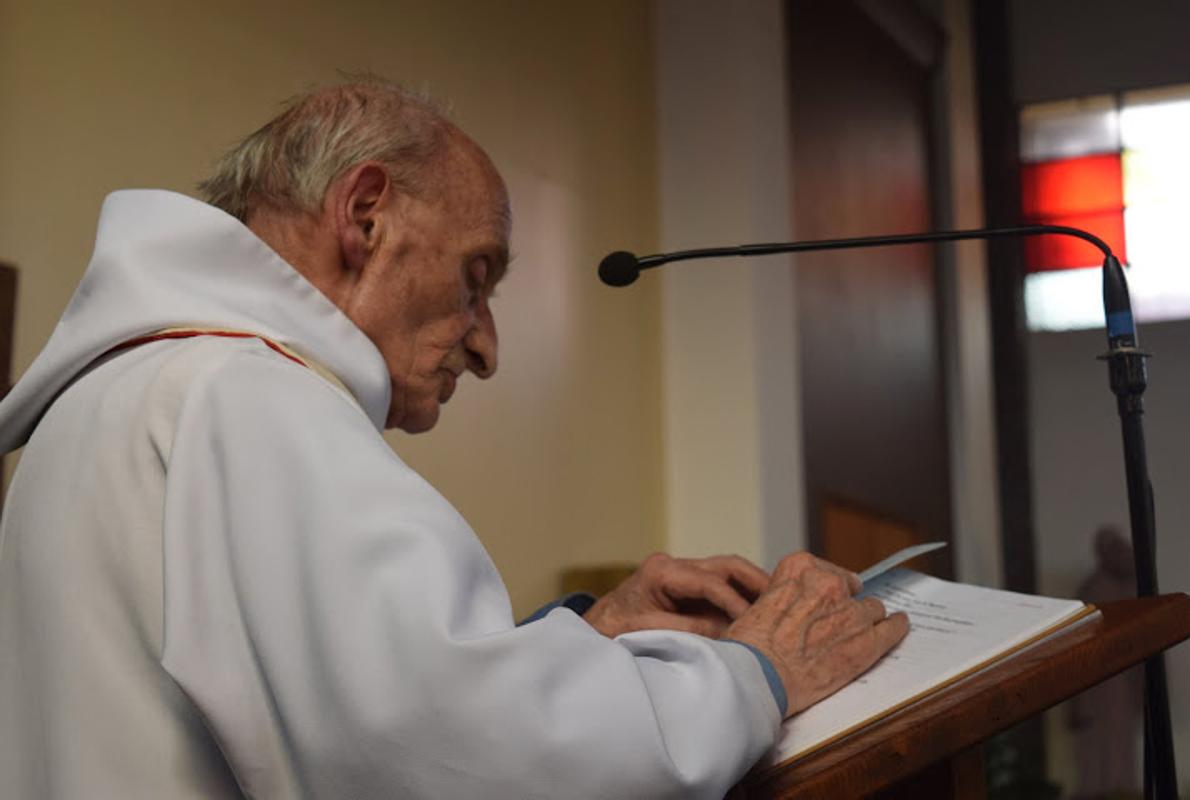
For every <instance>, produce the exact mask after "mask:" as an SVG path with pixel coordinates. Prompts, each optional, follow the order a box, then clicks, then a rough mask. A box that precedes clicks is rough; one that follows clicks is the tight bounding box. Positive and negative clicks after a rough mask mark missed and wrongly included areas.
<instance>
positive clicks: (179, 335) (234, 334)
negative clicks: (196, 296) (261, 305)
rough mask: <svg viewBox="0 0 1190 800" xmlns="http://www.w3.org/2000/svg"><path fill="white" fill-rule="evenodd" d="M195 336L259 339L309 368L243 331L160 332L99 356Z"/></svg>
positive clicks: (131, 341)
mask: <svg viewBox="0 0 1190 800" xmlns="http://www.w3.org/2000/svg"><path fill="white" fill-rule="evenodd" d="M195 336H222V337H224V338H227V339H259V340H260V341H262V342H264V343H265V344H266V345H268V347H269V348H270V349H271V350H273V351H275V352H277V353H280V354H281V355H283V356H285V357H286V358H288V359H289V360H290V361H292V362H293V363H295V364H300V365H301V366H303V367H305V368H306V369H309V368H310V365H309V364H307V363H306V362H305V361H302V360H301V359H300V358H298V357H297V356H295V355H293V354H292V353H287V352H285V348H283V347H281V345H279V344H277V343H276V342H274V341H272V340H271V339H267V338H265V337H264V336H261V335H260V334H259V333H247V332H245V331H218V330H213V331H200V330H178V331H161V332H160V333H150V334H148V335H147V336H138V337H136V338H135V339H129V340H128V341H126V342H121V343H120V344H118V345H116V346H115V347H113V348H111V349H110V350H108V351H107V352H106V353H104V354H103V356H100V358H103V357H105V356H109V355H111V354H112V353H118V352H120V351H121V350H127V349H128V348H130V347H139V346H140V345H142V344H148V343H149V342H156V341H159V340H162V339H191V338H193V337H195Z"/></svg>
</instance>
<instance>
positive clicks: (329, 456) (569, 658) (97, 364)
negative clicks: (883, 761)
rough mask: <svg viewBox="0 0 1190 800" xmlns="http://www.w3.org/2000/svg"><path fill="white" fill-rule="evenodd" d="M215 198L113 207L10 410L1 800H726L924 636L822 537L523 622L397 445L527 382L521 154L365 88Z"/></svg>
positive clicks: (471, 539) (295, 116) (689, 565)
mask: <svg viewBox="0 0 1190 800" xmlns="http://www.w3.org/2000/svg"><path fill="white" fill-rule="evenodd" d="M203 191H204V194H205V195H206V197H207V198H208V199H209V200H210V201H211V203H210V204H208V203H205V202H200V201H198V200H195V199H191V198H189V197H186V196H183V195H179V194H174V193H170V192H164V191H144V190H142V191H122V192H116V193H114V194H112V195H111V196H110V197H108V199H107V200H106V202H105V203H104V206H103V210H102V212H101V215H100V221H99V231H98V236H97V241H96V246H95V252H94V256H93V258H92V261H91V263H90V265H89V267H88V269H87V272H86V274H85V276H84V277H83V280H82V283H81V285H80V286H79V287H78V290H77V292H76V293H75V295H74V297H73V299H72V300H71V302H70V304H69V306H68V308H67V309H66V311H65V313H64V314H63V316H62V319H61V321H60V322H59V324H58V326H57V328H56V329H55V331H54V333H53V335H52V337H51V339H50V341H49V342H48V344H47V345H46V347H45V349H44V350H43V351H42V353H41V354H40V355H39V356H38V358H37V359H36V361H35V362H34V363H33V364H32V366H31V367H30V368H29V370H28V371H27V372H26V374H25V375H24V376H23V377H22V378H21V380H20V381H19V382H18V383H17V385H16V387H15V388H14V389H13V390H12V392H11V393H10V394H9V396H8V397H7V398H5V399H4V401H3V402H2V403H0V444H2V445H3V448H4V450H5V451H8V450H12V449H14V448H17V447H21V446H24V451H23V454H22V457H21V461H20V464H19V467H18V469H17V471H16V474H15V477H14V479H13V483H12V486H11V490H10V494H9V496H8V498H7V502H6V506H5V508H4V517H3V525H2V528H0V795H2V796H3V797H13V798H140V797H146V798H147V797H161V798H230V797H245V796H246V797H258V798H290V797H293V798H297V797H312V798H392V797H402V798H405V797H410V798H467V797H479V798H638V797H639V798H643V797H673V798H679V797H680V798H697V797H706V798H715V797H722V796H723V794H724V792H725V791H726V790H727V789H728V788H729V787H730V786H731V785H732V784H733V783H734V782H735V781H737V780H738V779H739V778H740V777H741V776H742V775H743V774H744V773H745V772H746V771H747V769H748V768H749V767H750V766H751V765H752V764H753V763H754V762H755V761H756V760H757V759H758V758H759V757H760V756H761V755H762V754H763V753H764V752H765V750H766V749H767V748H768V747H770V746H771V744H772V743H773V740H774V736H775V734H776V731H777V729H778V726H779V725H780V723H781V721H782V719H783V717H784V716H787V715H789V714H792V713H795V712H796V711H797V710H799V709H801V708H805V707H806V706H808V705H810V704H811V703H813V702H815V701H817V700H818V699H820V698H821V697H823V696H825V695H826V694H829V693H830V692H831V691H834V690H835V689H837V688H838V687H839V686H841V685H843V684H845V683H846V682H847V681H849V680H851V679H852V678H853V677H854V676H855V675H857V674H859V673H860V672H862V671H863V670H864V669H866V668H867V667H868V666H870V664H871V663H873V662H874V661H875V660H876V659H877V658H879V657H880V655H881V654H883V653H884V652H885V651H887V650H888V649H889V648H890V647H891V646H892V645H893V644H894V643H895V642H896V641H897V640H899V638H900V637H901V636H903V635H904V630H905V622H904V619H903V618H902V617H899V616H893V617H888V618H885V616H884V611H883V608H882V607H880V606H879V603H878V601H866V600H865V601H862V602H857V601H855V600H854V599H852V597H851V595H852V594H853V593H854V591H855V589H856V588H857V587H856V585H855V581H854V576H852V575H850V574H849V573H845V572H843V571H842V570H839V569H838V568H836V567H833V566H831V565H829V564H825V563H823V562H819V561H817V560H815V559H813V558H812V557H809V556H805V555H799V556H793V557H790V558H789V559H786V560H785V561H783V562H782V565H781V566H780V567H779V568H778V569H777V570H776V571H775V573H774V575H773V576H772V578H771V580H770V577H769V576H768V575H766V574H764V573H763V572H761V571H760V570H759V569H758V568H756V567H754V566H752V565H750V564H747V563H746V562H743V561H742V560H740V559H733V558H720V559H706V560H702V561H694V562H679V561H675V560H671V559H667V558H665V557H660V556H659V557H657V558H655V559H652V560H651V561H650V562H649V564H648V565H647V567H646V568H645V569H643V570H642V571H641V572H639V573H638V574H637V575H636V576H634V577H633V578H631V579H630V580H629V581H628V582H627V583H626V584H625V585H624V586H623V587H621V588H620V589H618V590H616V591H615V592H612V593H611V594H609V595H607V596H605V597H604V598H601V599H600V600H599V601H597V602H595V603H594V604H593V605H591V604H590V603H589V602H588V603H581V604H576V603H569V604H560V605H559V606H558V607H556V608H553V609H552V610H549V609H547V610H546V612H544V613H542V614H540V615H537V617H536V618H535V619H533V620H532V621H530V622H527V623H525V624H522V625H519V626H518V625H517V624H515V621H514V620H513V618H512V613H511V609H510V606H509V602H508V597H507V594H506V592H505V589H504V586H503V584H502V582H501V580H500V577H499V575H498V574H497V572H496V570H495V568H494V567H493V565H492V562H491V561H490V560H489V558H488V556H487V554H486V552H485V551H484V549H483V546H482V545H481V544H480V542H479V540H478V539H477V538H476V535H475V534H474V533H473V532H472V531H471V529H470V528H469V527H468V525H467V523H466V521H464V520H463V519H462V517H460V516H459V514H458V513H457V512H456V511H455V510H454V509H453V508H452V507H451V506H450V504H449V503H448V502H447V501H446V500H445V499H443V498H442V497H441V496H440V495H439V494H438V493H437V492H436V491H435V490H434V489H433V487H431V486H430V485H429V484H427V483H426V482H425V481H424V480H423V479H422V478H421V477H419V476H418V475H417V474H416V473H415V472H414V471H413V470H411V469H410V468H409V467H408V466H406V465H405V464H404V463H403V462H402V461H401V459H400V458H399V457H398V456H397V455H396V454H394V453H393V451H392V450H391V449H390V448H389V447H388V446H387V444H386V443H385V441H384V439H383V438H382V436H381V431H382V430H383V429H384V428H385V427H394V426H395V427H401V428H403V429H405V430H408V431H412V432H417V431H422V430H428V429H429V428H430V427H432V426H433V425H434V423H435V421H436V420H437V418H438V414H439V410H440V406H441V404H442V403H443V402H445V401H446V400H448V399H449V397H450V395H451V393H452V392H453V391H454V389H455V383H456V381H457V380H458V379H459V378H460V377H461V376H462V375H463V374H464V373H465V372H471V373H474V374H475V375H478V376H479V377H487V376H488V375H490V374H491V373H492V372H493V371H494V370H495V368H496V334H495V322H494V320H493V319H492V316H491V311H490V308H489V307H488V302H487V301H488V298H489V297H490V294H491V291H492V288H493V287H494V285H495V283H496V282H497V281H499V279H500V277H501V275H502V273H503V270H504V267H505V264H506V261H507V239H508V226H509V219H508V205H507V197H506V196H505V190H504V186H503V183H502V182H501V181H500V179H499V176H498V174H497V173H496V171H495V168H494V167H493V166H492V165H491V163H490V162H489V161H488V160H487V157H486V156H485V155H484V154H483V152H482V151H481V150H480V149H479V148H478V147H477V146H476V145H475V144H474V143H473V142H471V141H470V140H469V139H467V138H466V137H465V136H464V135H463V134H462V133H461V132H459V131H458V130H457V128H455V127H454V126H453V125H451V124H450V123H449V122H447V121H446V120H444V119H443V118H442V117H441V116H440V115H439V114H437V112H436V111H435V110H434V109H433V108H432V106H430V105H429V104H427V103H426V102H424V101H422V100H420V99H419V98H416V97H412V96H410V95H408V94H406V93H404V92H402V91H401V90H399V89H397V88H396V87H393V86H391V85H388V84H383V83H370V82H367V83H362V84H355V85H347V86H341V87H333V88H331V89H328V90H322V91H320V92H314V93H312V94H310V95H307V96H305V97H303V98H299V100H298V101H296V102H295V103H294V104H292V105H291V106H290V108H289V109H288V110H287V111H286V112H285V113H284V114H282V115H281V116H280V117H278V118H277V119H276V120H274V121H273V122H271V123H269V125H268V126H266V127H265V128H263V129H262V130H261V131H258V132H257V133H255V134H253V135H252V136H250V137H249V138H248V139H247V140H245V142H244V143H243V144H242V145H240V146H239V147H238V148H236V150H234V151H233V152H232V153H231V154H230V155H229V156H228V157H227V158H226V159H225V161H224V162H223V163H222V165H221V166H220V169H219V172H218V173H217V174H216V175H215V176H214V177H213V178H212V179H211V180H209V181H208V182H206V184H204V187H203ZM683 600H692V601H698V605H697V609H698V610H697V611H695V612H691V611H689V608H690V607H689V606H684V605H683V603H682V601H683Z"/></svg>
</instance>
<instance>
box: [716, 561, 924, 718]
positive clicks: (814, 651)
mask: <svg viewBox="0 0 1190 800" xmlns="http://www.w3.org/2000/svg"><path fill="white" fill-rule="evenodd" d="M860 588H861V585H860V581H859V578H858V577H857V576H856V575H855V573H853V572H849V571H847V570H845V569H843V568H841V567H838V566H835V565H834V564H831V563H830V562H827V561H823V560H821V559H819V558H815V557H814V556H812V555H810V554H809V553H794V554H793V555H789V556H786V557H785V558H784V559H782V560H781V563H780V564H779V565H778V566H777V568H776V569H775V570H774V571H773V577H772V581H771V582H770V583H769V587H768V589H767V590H766V591H765V592H764V593H763V594H762V595H761V596H760V597H759V598H757V600H756V602H755V603H753V604H752V607H751V608H750V609H748V611H746V612H745V613H744V614H742V615H741V616H740V617H739V618H737V619H736V620H735V621H734V622H733V623H732V624H731V626H730V627H729V628H728V629H727V631H726V633H724V638H726V639H734V640H736V641H739V642H744V643H745V644H749V645H752V646H753V647H755V648H757V649H758V650H760V651H761V652H762V653H764V654H765V655H766V656H768V658H769V661H771V662H772V664H773V668H774V669H776V670H777V674H778V675H779V676H780V677H781V681H782V683H783V684H784V685H785V695H786V697H787V698H788V703H789V705H788V708H787V709H786V712H785V713H786V716H792V715H793V714H796V713H797V712H799V711H801V710H803V709H805V708H808V707H810V706H812V705H814V704H815V703H817V702H818V701H819V700H821V699H823V698H824V697H827V696H828V695H830V694H833V693H834V692H836V691H838V690H839V689H841V688H842V687H843V686H846V685H847V684H848V683H850V682H851V681H852V680H854V679H855V678H857V677H859V675H861V674H862V673H864V672H865V671H867V669H868V668H869V667H871V666H872V665H873V664H875V663H876V662H877V661H878V660H879V659H880V657H881V656H883V655H884V654H885V653H887V652H888V651H889V650H891V649H892V647H893V646H894V645H895V644H897V642H899V641H901V639H903V638H904V637H905V634H906V633H907V632H908V631H909V620H908V618H907V617H906V616H905V615H904V614H901V613H898V614H892V615H890V616H885V610H884V604H883V603H881V602H880V601H879V600H877V599H876V598H874V597H868V598H865V599H863V600H856V599H854V595H855V594H856V593H857V592H859V590H860Z"/></svg>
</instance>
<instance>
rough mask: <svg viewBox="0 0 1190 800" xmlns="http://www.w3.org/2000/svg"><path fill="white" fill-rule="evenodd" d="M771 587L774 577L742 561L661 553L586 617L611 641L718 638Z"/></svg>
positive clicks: (739, 559)
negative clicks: (652, 634) (649, 636)
mask: <svg viewBox="0 0 1190 800" xmlns="http://www.w3.org/2000/svg"><path fill="white" fill-rule="evenodd" d="M768 585H769V576H768V573H766V572H765V571H764V570H762V569H761V568H760V567H758V566H756V565H755V564H753V563H752V562H750V561H748V560H746V559H744V558H740V557H739V556H714V557H712V558H697V559H685V558H671V557H670V556H667V555H665V554H663V553H655V554H654V555H651V556H649V557H648V558H646V559H645V561H644V563H643V564H641V566H640V569H638V570H637V571H636V572H634V573H633V574H632V575H631V577H629V578H628V579H627V580H625V581H624V582H623V583H621V584H620V585H619V586H617V587H616V588H615V589H613V590H612V591H611V592H609V593H608V594H606V595H604V596H603V597H601V598H599V600H598V601H596V603H595V605H593V606H591V608H590V609H589V610H588V611H587V613H586V614H584V615H583V618H584V619H585V620H586V621H587V622H588V623H590V625H591V627H593V628H595V630H597V631H599V632H600V633H602V634H603V635H605V636H619V635H620V634H622V633H629V632H631V631H640V630H652V629H666V630H677V631H686V632H689V633H697V634H700V635H702V636H708V637H711V638H717V637H719V636H721V635H722V634H723V631H724V630H726V629H727V626H728V625H730V624H731V622H732V620H734V619H736V618H738V617H739V616H740V615H742V614H744V613H745V612H746V611H747V610H748V609H749V608H750V607H751V605H752V602H753V601H754V600H755V599H756V598H757V597H758V596H759V595H760V593H761V592H763V591H764V590H765V587H767V586H768Z"/></svg>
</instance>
